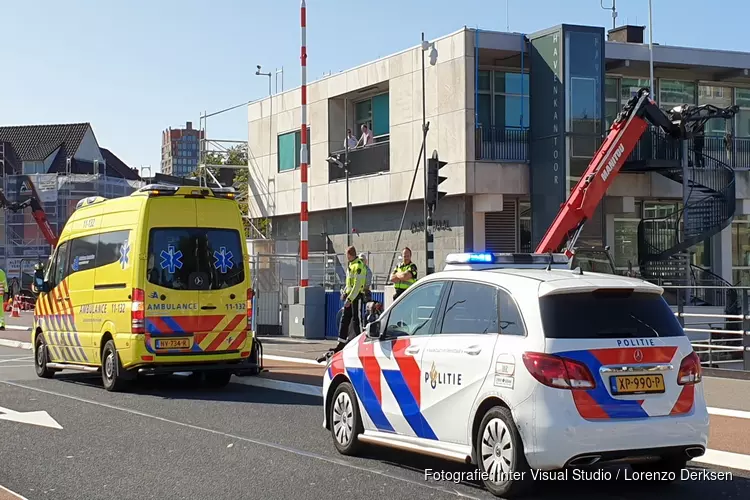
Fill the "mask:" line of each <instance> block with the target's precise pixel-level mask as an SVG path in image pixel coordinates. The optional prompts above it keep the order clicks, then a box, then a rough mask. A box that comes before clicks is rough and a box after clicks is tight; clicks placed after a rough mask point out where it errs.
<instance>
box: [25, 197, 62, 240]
mask: <svg viewBox="0 0 750 500" xmlns="http://www.w3.org/2000/svg"><path fill="white" fill-rule="evenodd" d="M29 200H30V201H31V215H33V216H34V220H35V221H36V224H37V226H39V230H40V231H41V232H42V234H43V235H44V239H46V240H47V243H49V244H50V245H52V248H56V247H57V240H58V238H57V236H56V235H55V232H54V231H53V230H52V226H50V224H49V221H48V220H47V214H46V213H44V209H43V208H42V204H41V203H39V201H38V200H37V199H36V198H29Z"/></svg>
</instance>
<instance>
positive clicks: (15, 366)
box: [0, 363, 34, 370]
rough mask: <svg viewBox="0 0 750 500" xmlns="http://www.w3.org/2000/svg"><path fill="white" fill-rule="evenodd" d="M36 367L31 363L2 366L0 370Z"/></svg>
mask: <svg viewBox="0 0 750 500" xmlns="http://www.w3.org/2000/svg"><path fill="white" fill-rule="evenodd" d="M32 366H34V364H33V363H30V364H28V365H0V370H3V369H5V368H31V367H32Z"/></svg>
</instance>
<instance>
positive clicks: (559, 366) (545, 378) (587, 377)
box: [523, 352, 596, 390]
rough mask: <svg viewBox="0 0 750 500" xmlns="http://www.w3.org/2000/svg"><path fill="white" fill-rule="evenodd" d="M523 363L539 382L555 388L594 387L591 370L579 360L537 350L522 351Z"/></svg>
mask: <svg viewBox="0 0 750 500" xmlns="http://www.w3.org/2000/svg"><path fill="white" fill-rule="evenodd" d="M523 364H524V365H526V369H527V370H529V373H531V375H532V376H533V377H534V378H535V379H537V380H538V381H539V382H540V383H542V384H544V385H546V386H547V387H554V388H555V389H572V390H575V389H585V390H591V389H593V388H594V387H596V381H594V377H593V375H591V371H589V369H588V367H587V366H586V365H584V364H583V363H581V362H579V361H574V360H572V359H567V358H561V357H559V356H553V355H551V354H542V353H538V352H525V353H523Z"/></svg>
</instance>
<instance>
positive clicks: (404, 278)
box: [391, 247, 417, 300]
mask: <svg viewBox="0 0 750 500" xmlns="http://www.w3.org/2000/svg"><path fill="white" fill-rule="evenodd" d="M401 258H402V262H401V264H399V265H398V266H396V268H395V269H394V270H393V273H392V274H391V281H392V282H393V285H394V287H395V288H396V294H395V295H394V296H393V300H396V299H397V298H399V296H400V295H401V294H402V293H404V292H405V291H406V289H407V288H409V287H410V286H412V285H413V284H414V282H415V281H417V265H416V264H415V263H414V262H412V261H411V249H409V247H405V248H404V249H403V250H402V251H401Z"/></svg>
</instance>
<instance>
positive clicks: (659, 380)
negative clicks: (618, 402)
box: [609, 373, 664, 394]
mask: <svg viewBox="0 0 750 500" xmlns="http://www.w3.org/2000/svg"><path fill="white" fill-rule="evenodd" d="M609 380H610V384H611V388H612V394H653V393H659V392H664V375H662V374H661V373H659V374H656V375H621V376H618V377H612V378H610V379H609Z"/></svg>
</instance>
